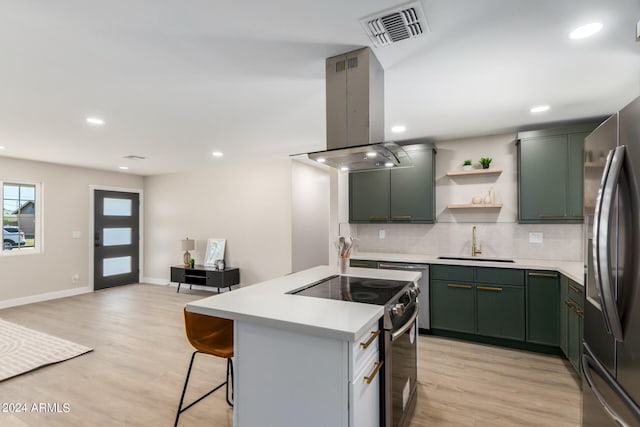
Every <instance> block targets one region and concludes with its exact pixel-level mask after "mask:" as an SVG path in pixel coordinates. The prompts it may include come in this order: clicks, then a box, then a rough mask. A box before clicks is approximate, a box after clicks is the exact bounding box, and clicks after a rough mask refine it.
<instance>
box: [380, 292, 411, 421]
mask: <svg viewBox="0 0 640 427" xmlns="http://www.w3.org/2000/svg"><path fill="white" fill-rule="evenodd" d="M418 293H419V288H417V287H415V285H414V284H412V285H411V286H409V287H408V288H406V289H405V290H403V292H402V293H400V294H399V295H398V296H397V297H396V298H394V299H393V300H392V301H390V302H389V303H388V304H386V305H385V316H384V319H385V322H384V323H385V325H384V340H383V343H384V344H383V351H384V360H385V372H384V386H383V394H384V397H383V402H384V405H383V411H384V413H383V419H384V423H382V425H383V426H385V427H404V426H406V425H408V424H409V421H410V420H411V415H412V414H413V410H414V408H415V403H416V390H417V376H418V369H417V363H418V339H417V338H418V314H419V312H420V307H419V305H418V300H417V296H418Z"/></svg>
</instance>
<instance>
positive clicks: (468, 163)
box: [462, 160, 471, 166]
mask: <svg viewBox="0 0 640 427" xmlns="http://www.w3.org/2000/svg"><path fill="white" fill-rule="evenodd" d="M462 166H471V160H465V161H464V162H462Z"/></svg>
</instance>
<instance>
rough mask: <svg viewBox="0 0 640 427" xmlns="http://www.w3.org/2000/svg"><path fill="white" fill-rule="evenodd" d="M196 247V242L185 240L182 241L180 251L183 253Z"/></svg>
mask: <svg viewBox="0 0 640 427" xmlns="http://www.w3.org/2000/svg"><path fill="white" fill-rule="evenodd" d="M195 247H196V241H195V240H189V238H187V239H185V240H183V241H182V250H183V251H191V250H193V249H195Z"/></svg>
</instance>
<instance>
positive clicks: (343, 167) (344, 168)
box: [340, 166, 349, 172]
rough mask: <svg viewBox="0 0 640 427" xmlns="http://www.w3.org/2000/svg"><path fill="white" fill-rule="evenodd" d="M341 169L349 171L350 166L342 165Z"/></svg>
mask: <svg viewBox="0 0 640 427" xmlns="http://www.w3.org/2000/svg"><path fill="white" fill-rule="evenodd" d="M340 170H341V171H345V172H346V171H348V170H349V168H348V167H346V166H342V167H341V168H340Z"/></svg>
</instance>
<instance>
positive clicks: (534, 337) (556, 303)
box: [526, 271, 560, 347]
mask: <svg viewBox="0 0 640 427" xmlns="http://www.w3.org/2000/svg"><path fill="white" fill-rule="evenodd" d="M526 287H527V334H526V340H527V342H529V343H534V344H543V345H549V346H554V347H559V346H560V309H559V307H560V278H559V275H558V273H555V272H548V271H529V272H527V286H526Z"/></svg>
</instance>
